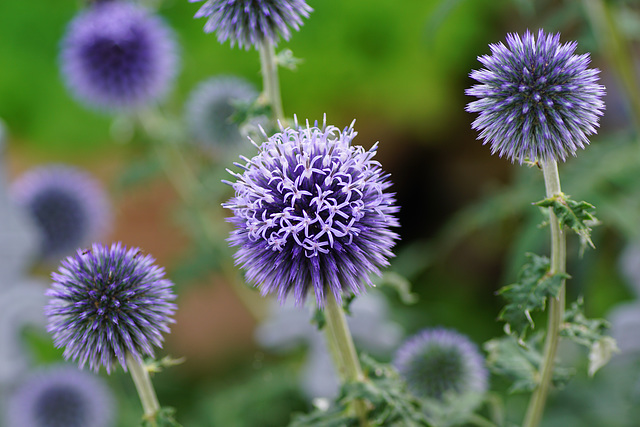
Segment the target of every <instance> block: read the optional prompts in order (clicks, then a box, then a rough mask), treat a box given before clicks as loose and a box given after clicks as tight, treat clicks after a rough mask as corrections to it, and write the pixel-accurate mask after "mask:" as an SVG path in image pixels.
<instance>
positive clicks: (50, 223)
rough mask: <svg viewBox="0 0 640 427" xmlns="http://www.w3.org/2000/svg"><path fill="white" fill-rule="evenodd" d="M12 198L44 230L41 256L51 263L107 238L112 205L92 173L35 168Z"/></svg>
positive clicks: (16, 186)
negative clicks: (75, 250) (96, 240)
mask: <svg viewBox="0 0 640 427" xmlns="http://www.w3.org/2000/svg"><path fill="white" fill-rule="evenodd" d="M10 191H11V195H12V197H13V199H14V200H15V202H16V203H17V204H18V205H19V206H21V207H23V208H24V209H25V210H26V211H27V213H28V214H29V216H30V217H31V219H32V220H33V222H34V223H35V224H36V226H37V228H38V229H39V230H40V232H41V233H40V250H39V252H40V253H39V256H40V257H41V258H43V259H46V260H50V261H56V262H57V261H58V260H59V259H60V257H62V256H64V255H67V254H69V253H71V252H72V251H73V250H74V249H75V248H77V247H79V246H83V245H86V244H88V243H89V242H91V241H92V240H94V239H96V238H98V237H100V236H101V235H104V234H105V233H106V231H107V230H108V229H109V228H110V226H111V205H110V203H109V199H108V198H107V195H106V193H105V192H104V190H103V189H102V186H101V185H100V183H99V182H98V181H96V180H95V178H93V177H92V176H91V175H90V174H89V173H88V172H85V171H82V170H80V169H77V168H73V167H69V166H63V165H49V166H43V167H38V168H34V169H32V170H30V171H28V172H26V173H24V174H23V175H22V176H20V177H19V178H18V179H17V180H16V181H14V182H13V183H12V185H11V190H10Z"/></svg>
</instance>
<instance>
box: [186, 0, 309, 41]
mask: <svg viewBox="0 0 640 427" xmlns="http://www.w3.org/2000/svg"><path fill="white" fill-rule="evenodd" d="M189 1H190V2H192V3H193V2H200V1H202V0H189ZM312 11H313V9H312V8H311V7H310V6H309V5H308V4H307V2H306V1H305V0H207V2H206V3H205V4H204V5H203V6H202V7H201V8H200V10H198V12H197V13H196V15H195V18H202V17H207V23H206V24H205V25H204V31H205V32H206V33H211V32H213V31H216V32H217V34H218V41H219V42H220V43H224V42H225V41H227V40H230V41H231V46H232V47H233V46H235V45H236V43H237V44H238V46H240V47H244V48H245V49H249V46H254V47H255V48H256V49H257V48H258V47H259V45H260V44H261V43H263V42H264V41H267V42H270V43H272V44H277V43H278V40H279V38H280V37H282V38H284V39H285V40H289V38H290V37H291V30H290V28H293V29H294V30H296V31H297V30H299V29H300V27H301V26H302V18H308V17H309V13H310V12H312Z"/></svg>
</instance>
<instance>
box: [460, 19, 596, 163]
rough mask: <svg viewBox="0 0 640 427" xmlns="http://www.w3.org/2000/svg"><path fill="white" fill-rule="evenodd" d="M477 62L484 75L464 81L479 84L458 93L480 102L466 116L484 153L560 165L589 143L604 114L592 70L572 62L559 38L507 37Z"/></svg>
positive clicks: (572, 46)
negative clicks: (487, 146)
mask: <svg viewBox="0 0 640 427" xmlns="http://www.w3.org/2000/svg"><path fill="white" fill-rule="evenodd" d="M489 47H490V48H491V55H483V56H480V57H478V60H479V61H480V62H481V63H482V65H484V67H485V68H483V69H481V70H474V71H472V72H471V74H470V76H471V78H472V79H474V80H477V81H478V82H479V83H480V84H476V85H475V86H473V87H472V88H470V89H467V90H466V94H467V95H471V96H475V97H478V98H480V99H478V100H477V101H473V102H471V103H469V104H468V105H467V108H466V110H467V111H469V112H472V113H479V115H478V117H477V118H476V120H475V121H474V122H473V125H472V127H473V129H476V130H478V131H480V136H479V139H480V138H481V139H483V140H484V143H485V144H486V143H489V144H490V145H491V153H492V154H494V153H498V155H499V156H500V157H503V156H505V157H507V158H509V159H510V160H511V161H518V162H519V163H522V162H523V161H524V160H525V159H529V160H531V161H535V160H562V161H564V160H565V159H566V158H567V156H568V155H569V154H571V155H575V154H576V151H577V150H578V148H584V147H585V145H587V144H589V139H588V136H589V135H592V134H595V133H596V132H597V130H596V128H597V127H598V121H599V118H600V116H601V115H602V113H603V110H604V108H605V106H604V102H603V101H602V98H603V96H604V94H605V88H604V86H601V85H599V84H598V83H597V82H598V73H599V70H597V69H591V68H587V66H588V65H589V62H590V58H589V54H583V55H574V52H575V50H576V47H577V43H576V42H571V43H566V44H561V43H560V34H545V33H544V32H543V31H542V30H540V31H539V32H538V36H537V37H535V36H534V35H533V34H532V33H530V32H529V31H527V32H526V33H525V34H524V37H520V35H518V34H508V35H507V45H506V46H505V45H504V44H503V43H498V44H492V45H490V46H489Z"/></svg>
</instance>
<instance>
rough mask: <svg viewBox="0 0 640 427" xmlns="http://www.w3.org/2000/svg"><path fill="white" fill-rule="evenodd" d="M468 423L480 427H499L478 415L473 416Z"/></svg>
mask: <svg viewBox="0 0 640 427" xmlns="http://www.w3.org/2000/svg"><path fill="white" fill-rule="evenodd" d="M467 422H468V423H469V424H473V425H475V426H478V427H498V426H497V425H496V424H495V423H493V422H491V421H490V420H488V419H486V418H484V417H481V416H480V415H478V414H471V416H470V417H469V419H468V420H467Z"/></svg>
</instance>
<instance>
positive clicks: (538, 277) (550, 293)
mask: <svg viewBox="0 0 640 427" xmlns="http://www.w3.org/2000/svg"><path fill="white" fill-rule="evenodd" d="M526 257H527V262H526V263H525V265H524V266H523V267H522V270H521V271H520V274H519V275H518V281H517V282H516V283H513V284H511V285H507V286H505V287H503V288H502V289H500V290H499V291H498V293H499V294H500V295H502V296H503V297H504V298H505V299H506V300H507V304H506V305H505V306H504V308H503V309H502V311H500V314H499V318H500V320H503V321H505V322H506V323H507V327H508V331H509V332H510V333H516V334H517V335H518V336H519V337H520V338H523V337H524V336H525V334H526V332H527V330H528V329H529V328H531V329H533V328H534V327H535V324H534V322H533V319H532V317H531V314H532V313H533V312H536V311H542V310H544V308H545V306H546V302H547V298H555V297H557V296H558V292H559V291H560V287H561V286H562V283H563V281H564V280H565V279H567V278H569V276H568V275H567V274H565V273H556V274H550V272H549V269H550V264H549V258H547V257H545V256H538V255H535V254H532V253H528V254H526Z"/></svg>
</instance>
